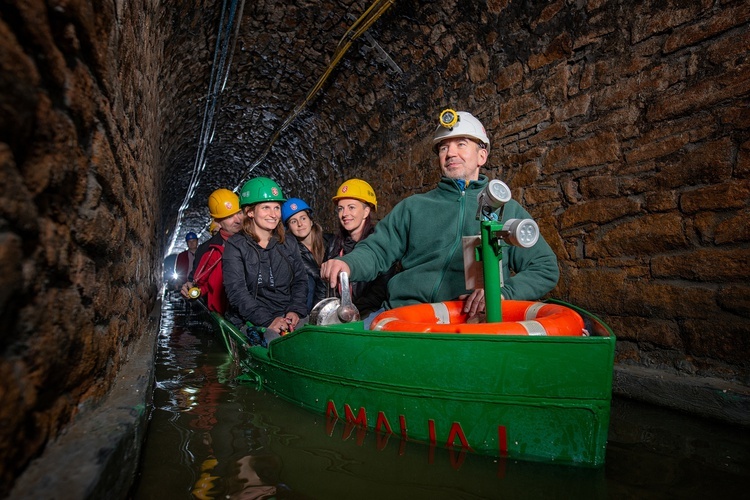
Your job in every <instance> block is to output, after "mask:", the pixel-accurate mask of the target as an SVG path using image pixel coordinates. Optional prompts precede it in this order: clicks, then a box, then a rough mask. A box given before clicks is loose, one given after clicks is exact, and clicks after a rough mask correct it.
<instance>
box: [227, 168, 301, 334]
mask: <svg viewBox="0 0 750 500" xmlns="http://www.w3.org/2000/svg"><path fill="white" fill-rule="evenodd" d="M284 201H285V200H284V195H283V194H282V192H281V188H280V187H279V185H278V184H276V183H275V182H274V181H272V180H271V179H269V178H267V177H256V178H255V179H251V180H249V181H247V182H246V183H245V184H244V185H243V186H242V190H241V191H240V205H241V206H242V209H243V211H244V213H245V217H246V218H245V222H244V224H243V228H242V230H241V231H240V232H238V233H237V234H235V235H234V236H232V237H231V238H229V240H228V241H227V244H226V249H225V250H224V288H225V290H226V292H227V297H228V299H229V305H230V307H229V310H228V311H227V314H226V316H227V319H229V320H230V321H232V322H233V323H234V324H236V325H237V326H239V327H241V328H243V330H244V327H245V326H248V327H252V328H253V332H255V333H260V332H265V333H264V336H263V337H262V338H259V339H257V340H258V342H259V343H261V344H262V345H266V343H267V342H269V341H270V340H272V339H273V338H276V337H277V336H278V335H283V334H284V333H286V332H291V331H293V330H294V329H295V328H296V327H297V326H298V325H299V324H300V320H301V319H303V318H305V317H306V316H307V313H308V310H307V273H306V271H305V265H304V263H303V262H302V257H300V251H299V247H298V243H297V240H296V238H287V237H286V235H285V233H284V227H283V226H282V224H281V204H282V203H283V202H284ZM252 341H253V338H252V337H251V343H252Z"/></svg>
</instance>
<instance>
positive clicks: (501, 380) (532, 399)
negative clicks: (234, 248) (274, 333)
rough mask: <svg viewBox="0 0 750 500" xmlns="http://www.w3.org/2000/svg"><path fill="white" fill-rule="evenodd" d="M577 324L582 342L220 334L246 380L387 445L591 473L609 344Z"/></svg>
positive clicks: (327, 332) (608, 388)
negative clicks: (250, 341) (264, 338)
mask: <svg viewBox="0 0 750 500" xmlns="http://www.w3.org/2000/svg"><path fill="white" fill-rule="evenodd" d="M579 312H581V311H579ZM583 313H585V312H583ZM585 318H586V321H587V326H588V328H589V329H590V331H593V332H592V333H593V334H592V335H591V336H588V337H526V336H494V335H466V334H415V333H403V332H372V331H369V330H363V328H362V323H361V322H358V323H351V324H348V325H332V326H325V327H321V326H305V327H303V328H300V329H298V330H296V331H295V332H292V333H290V334H288V335H285V336H283V337H281V338H279V339H276V340H274V341H272V342H271V343H270V344H269V346H268V349H266V348H262V347H247V346H242V342H243V337H242V336H241V334H239V332H237V331H236V330H234V331H232V329H233V328H232V327H230V326H227V325H226V324H225V325H224V326H223V327H222V328H221V330H222V332H223V333H224V337H225V339H229V340H228V341H227V346H228V347H229V348H230V350H234V354H235V356H236V357H237V358H239V359H241V360H243V364H244V368H245V370H246V373H247V375H248V377H249V378H251V379H253V380H254V381H256V382H258V383H259V384H260V385H261V386H262V387H263V388H264V389H266V390H269V391H271V392H273V393H275V394H277V395H279V396H280V397H282V398H284V399H286V400H288V401H291V402H293V403H295V404H297V405H300V406H302V407H304V408H306V409H308V410H311V411H314V412H316V413H319V414H324V415H326V416H327V417H329V418H331V419H342V420H344V421H345V422H346V423H347V424H349V425H353V426H361V427H363V428H368V429H372V430H374V431H376V432H377V433H379V434H381V435H382V436H384V437H389V438H391V439H402V440H405V441H406V440H409V441H418V442H424V443H426V444H428V445H434V446H444V447H448V448H453V449H457V450H460V451H470V452H476V453H482V454H490V455H496V456H501V457H510V458H519V459H525V460H541V461H547V462H557V463H564V464H574V465H584V466H594V467H596V466H600V465H602V464H603V463H604V458H605V450H606V442H607V431H608V427H609V410H610V400H611V392H612V367H613V361H614V346H615V337H614V335H613V334H612V332H611V330H610V329H609V328H608V327H607V326H606V325H604V324H603V323H602V322H600V321H599V320H598V319H597V318H595V317H593V316H590V315H586V316H585ZM217 321H219V322H223V319H221V318H218V317H217ZM224 323H226V322H224ZM238 346H239V347H238Z"/></svg>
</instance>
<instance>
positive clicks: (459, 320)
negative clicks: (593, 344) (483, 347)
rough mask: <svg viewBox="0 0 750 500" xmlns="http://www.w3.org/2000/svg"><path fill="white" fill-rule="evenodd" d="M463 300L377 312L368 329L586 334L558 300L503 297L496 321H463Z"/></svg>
mask: <svg viewBox="0 0 750 500" xmlns="http://www.w3.org/2000/svg"><path fill="white" fill-rule="evenodd" d="M463 306H464V302H463V301H460V300H456V301H448V302H437V303H434V304H413V305H410V306H403V307H397V308H395V309H390V310H388V311H384V312H382V313H380V314H379V315H378V316H376V317H375V319H374V320H373V321H372V324H371V325H370V329H372V330H380V331H388V332H415V333H471V334H488V335H542V336H544V335H548V336H576V337H581V336H586V335H588V333H587V332H586V330H585V329H584V324H583V318H581V315H580V314H578V313H577V312H576V311H574V310H573V309H570V308H569V307H565V306H562V305H558V304H547V303H544V302H531V301H525V300H503V303H502V315H503V321H502V322H500V323H466V319H467V315H466V314H465V313H464V312H463Z"/></svg>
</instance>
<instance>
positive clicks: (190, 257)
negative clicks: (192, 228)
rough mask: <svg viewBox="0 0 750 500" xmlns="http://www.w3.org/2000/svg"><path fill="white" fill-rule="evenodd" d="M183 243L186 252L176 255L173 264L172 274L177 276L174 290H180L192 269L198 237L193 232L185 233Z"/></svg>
mask: <svg viewBox="0 0 750 500" xmlns="http://www.w3.org/2000/svg"><path fill="white" fill-rule="evenodd" d="M185 243H186V244H187V250H185V251H184V252H180V253H179V254H178V255H177V260H176V261H175V264H174V272H175V274H176V275H177V277H176V278H175V285H176V288H180V287H181V286H182V285H183V284H184V283H185V282H186V281H187V278H188V273H189V272H190V270H191V269H192V268H193V263H194V260H195V250H196V249H197V248H198V235H197V234H195V233H193V232H189V233H187V234H186V235H185Z"/></svg>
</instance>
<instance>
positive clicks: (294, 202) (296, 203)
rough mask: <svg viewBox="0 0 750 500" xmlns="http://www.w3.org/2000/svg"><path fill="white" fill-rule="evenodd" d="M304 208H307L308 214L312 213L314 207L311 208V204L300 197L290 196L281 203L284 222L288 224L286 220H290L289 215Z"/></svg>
mask: <svg viewBox="0 0 750 500" xmlns="http://www.w3.org/2000/svg"><path fill="white" fill-rule="evenodd" d="M303 210H307V213H308V214H312V208H310V205H308V204H307V203H305V202H304V201H303V200H300V199H299V198H289V199H288V200H287V201H286V202H285V203H284V204H283V205H281V220H282V222H283V223H284V224H285V225H286V221H288V220H289V217H291V216H292V215H294V214H296V213H297V212H301V211H303Z"/></svg>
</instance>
